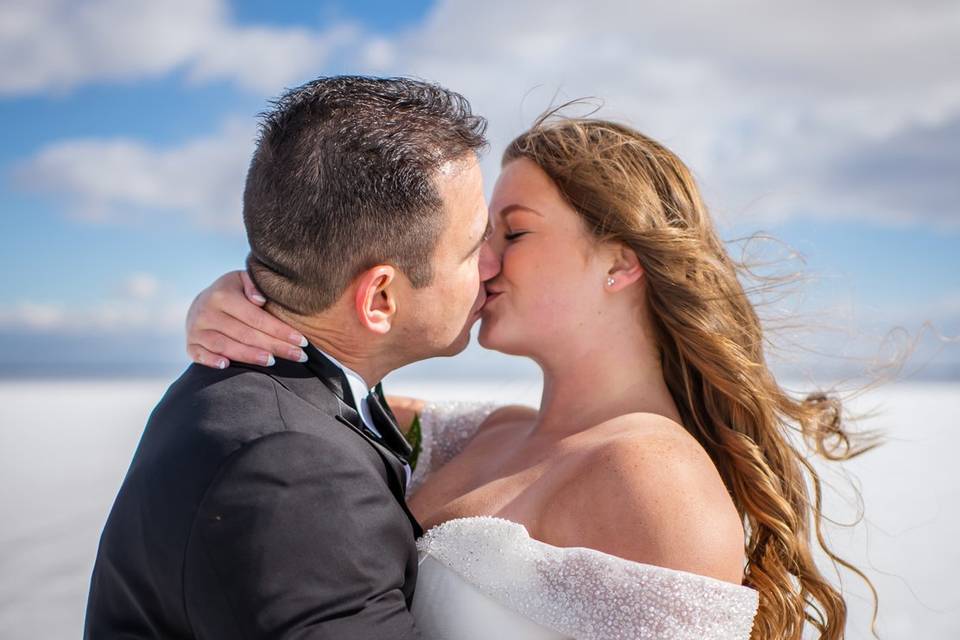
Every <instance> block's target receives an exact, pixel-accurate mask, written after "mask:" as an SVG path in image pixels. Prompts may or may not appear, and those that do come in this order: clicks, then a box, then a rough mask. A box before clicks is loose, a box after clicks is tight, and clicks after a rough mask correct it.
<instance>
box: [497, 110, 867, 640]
mask: <svg viewBox="0 0 960 640" xmlns="http://www.w3.org/2000/svg"><path fill="white" fill-rule="evenodd" d="M566 106H569V105H564V107H566ZM564 107H561V108H560V109H562V108H564ZM518 158H528V159H530V160H532V161H533V162H535V163H536V164H537V165H539V166H540V168H541V169H543V170H544V171H545V172H546V174H547V175H548V176H549V177H550V178H551V179H552V180H553V182H554V183H555V184H556V186H557V187H558V188H559V189H560V192H561V193H562V195H563V196H564V197H565V198H566V200H567V201H568V202H569V204H570V205H572V206H573V208H574V209H575V210H577V211H578V212H579V213H580V215H581V216H582V217H583V219H584V221H585V222H586V225H587V227H588V228H589V229H590V230H591V231H592V233H593V235H594V236H595V237H596V238H597V239H598V240H599V241H608V240H613V241H619V242H623V243H625V244H626V245H628V246H629V247H630V248H632V249H633V250H634V251H635V252H636V254H637V256H638V257H639V259H640V262H641V264H642V265H643V267H644V269H645V274H646V275H645V278H646V287H645V291H646V293H645V295H646V305H647V308H648V314H647V316H648V317H649V318H650V321H651V322H652V324H653V332H654V336H655V338H656V342H657V346H658V348H659V351H660V359H661V363H662V367H663V375H664V379H665V381H666V383H667V386H668V387H669V389H670V393H671V395H672V396H673V399H674V401H675V402H676V404H677V407H678V408H679V410H680V413H681V415H682V417H683V424H684V426H685V427H686V429H687V430H688V431H690V432H691V433H692V434H693V435H694V436H695V437H696V438H697V440H698V441H699V442H700V444H701V445H702V446H703V447H704V449H706V451H707V452H708V454H709V455H710V457H711V458H712V460H713V462H714V464H715V465H716V466H717V469H718V470H719V471H720V474H721V477H722V478H723V480H724V482H725V483H726V486H727V489H728V491H729V492H730V494H731V496H732V498H733V501H734V504H735V505H736V508H737V510H738V512H739V514H740V517H741V520H742V522H743V523H744V529H745V533H746V539H745V541H744V542H745V553H746V556H747V563H746V567H745V572H744V584H746V585H749V586H751V587H753V588H755V589H757V591H758V593H759V596H760V604H759V609H758V612H757V616H756V618H755V620H754V626H753V636H752V637H753V638H763V639H764V640H768V639H780V638H783V639H787V638H789V639H793V638H800V637H801V635H802V633H803V630H804V627H805V625H806V624H807V623H809V624H811V625H812V626H813V627H815V628H816V629H817V631H818V632H819V637H820V638H825V639H829V640H833V639H836V638H842V637H843V635H844V626H845V623H846V617H847V607H846V603H845V601H844V598H843V596H842V595H841V593H840V592H839V591H838V590H837V589H836V588H835V587H834V586H833V585H831V584H830V582H828V580H827V579H826V578H825V577H824V575H823V574H822V573H821V572H820V570H819V569H818V567H817V565H816V563H815V562H814V558H813V553H812V550H813V549H812V538H811V532H812V533H813V534H814V536H815V537H816V540H817V542H818V543H819V545H820V547H821V548H822V549H823V551H824V552H825V553H826V555H827V556H828V557H829V558H830V559H832V560H833V562H835V563H837V564H839V565H842V566H844V567H846V568H847V569H849V570H851V571H853V572H854V573H856V574H857V575H859V576H860V577H861V578H863V580H865V581H866V583H867V585H868V587H869V588H870V590H871V592H872V593H873V599H874V621H875V620H876V604H877V593H876V590H875V589H874V587H873V584H872V583H871V582H870V580H869V578H867V577H866V575H864V574H863V573H862V572H861V571H860V570H859V569H857V568H856V567H855V566H853V565H852V564H850V563H848V562H847V561H845V560H843V559H842V558H840V557H838V556H837V555H836V554H835V553H834V552H833V551H831V549H830V548H829V547H828V545H827V543H826V541H825V539H824V536H823V533H822V530H821V525H822V520H823V518H824V516H823V514H822V513H821V504H822V501H821V497H822V492H821V478H820V476H819V475H818V473H817V471H816V470H815V469H814V467H813V466H812V465H811V463H810V461H809V460H808V458H807V456H806V455H805V454H806V453H808V452H809V451H812V452H814V453H816V454H818V455H820V456H822V457H824V458H826V459H829V460H846V459H849V458H852V457H854V456H856V455H859V454H860V453H863V452H864V451H866V450H868V449H870V448H872V447H874V446H876V445H877V444H878V443H879V439H878V438H877V436H876V434H873V433H870V432H863V433H860V434H855V433H852V432H851V431H849V430H848V429H847V427H846V425H845V421H844V420H843V419H842V411H841V409H842V405H841V400H840V398H839V396H838V395H836V394H833V393H826V392H817V393H812V394H808V395H806V396H805V397H802V398H795V397H791V395H789V394H788V392H787V391H785V390H784V389H783V388H782V387H781V386H780V385H779V384H778V382H777V380H775V379H774V376H773V375H772V373H771V371H770V369H769V367H768V365H767V363H766V361H765V356H764V342H765V335H764V332H763V329H762V327H761V321H760V319H759V316H758V314H757V313H756V310H755V309H754V305H753V304H752V303H751V301H750V300H749V299H748V295H747V293H748V292H747V290H746V289H745V288H744V286H743V285H742V284H741V282H740V280H739V279H738V274H746V273H752V272H750V267H749V266H747V265H746V264H745V263H742V262H738V261H735V260H733V259H732V258H731V257H730V256H729V255H728V252H727V250H726V248H725V246H724V243H723V242H722V241H721V240H720V238H719V237H718V236H717V233H716V231H715V229H714V225H713V223H712V221H711V218H710V215H709V214H708V212H707V209H706V207H705V206H704V203H703V201H702V199H701V196H700V193H699V190H698V188H697V185H696V184H695V182H694V179H693V176H692V175H691V172H690V170H689V169H688V168H687V167H686V166H685V165H684V164H683V162H681V161H680V159H679V158H677V156H676V155H674V154H673V153H672V152H671V151H670V150H668V149H667V148H665V147H664V146H663V145H661V144H659V143H657V142H656V141H654V140H652V139H650V138H648V137H647V136H645V135H643V134H641V133H638V132H637V131H634V130H633V129H631V128H629V127H627V126H624V125H621V124H616V123H613V122H608V121H604V120H598V119H593V118H570V117H562V116H559V115H558V110H553V111H551V112H548V113H547V114H545V115H544V116H541V118H540V119H538V120H537V122H536V123H535V124H534V126H533V127H531V128H530V129H529V130H528V131H526V132H525V133H523V134H521V135H520V136H519V137H517V138H516V139H515V140H514V141H513V142H512V143H511V144H510V145H509V147H508V148H507V149H506V151H505V152H504V156H503V163H504V164H507V163H509V162H511V161H513V160H515V159H518ZM791 432H792V433H793V434H798V435H799V436H800V437H791ZM805 450H807V451H805ZM808 483H809V485H810V487H812V489H813V499H812V500H811V498H810V495H809V494H810V491H809V489H808Z"/></svg>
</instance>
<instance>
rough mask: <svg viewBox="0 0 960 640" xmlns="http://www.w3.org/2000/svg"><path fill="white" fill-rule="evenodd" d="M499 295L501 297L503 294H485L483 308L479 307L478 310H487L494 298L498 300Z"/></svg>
mask: <svg viewBox="0 0 960 640" xmlns="http://www.w3.org/2000/svg"><path fill="white" fill-rule="evenodd" d="M501 295H503V294H502V293H488V294H487V299H486V300H485V301H484V302H483V306H482V307H480V310H481V311H483V310H484V309H486V308H487V305H489V304H490V303H491V302H493V301H494V300H495V299H496V298H499V297H500V296H501Z"/></svg>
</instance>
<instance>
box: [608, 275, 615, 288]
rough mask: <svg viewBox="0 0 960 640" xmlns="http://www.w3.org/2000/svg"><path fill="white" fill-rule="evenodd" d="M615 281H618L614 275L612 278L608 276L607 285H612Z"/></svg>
mask: <svg viewBox="0 0 960 640" xmlns="http://www.w3.org/2000/svg"><path fill="white" fill-rule="evenodd" d="M615 282H616V280H614V279H613V278H612V277H611V278H607V286H608V287H612V286H613V284H614V283H615Z"/></svg>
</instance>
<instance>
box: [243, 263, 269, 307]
mask: <svg viewBox="0 0 960 640" xmlns="http://www.w3.org/2000/svg"><path fill="white" fill-rule="evenodd" d="M240 280H242V281H243V293H244V295H246V296H247V299H249V300H250V302H252V303H253V304H255V305H257V306H260V307H262V306H263V305H264V304H266V302H267V299H266V298H265V297H263V294H262V293H260V290H259V289H257V285H255V284H253V280H251V279H250V274H248V273H247V272H246V271H241V272H240Z"/></svg>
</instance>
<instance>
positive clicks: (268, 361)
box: [260, 353, 277, 367]
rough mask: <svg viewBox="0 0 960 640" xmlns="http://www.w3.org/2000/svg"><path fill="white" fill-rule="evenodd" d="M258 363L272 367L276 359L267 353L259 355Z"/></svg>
mask: <svg viewBox="0 0 960 640" xmlns="http://www.w3.org/2000/svg"><path fill="white" fill-rule="evenodd" d="M260 364H262V365H264V366H266V367H272V366H273V365H275V364H277V359H276V358H274V357H273V354H272V353H268V354H267V355H266V356H260Z"/></svg>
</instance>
